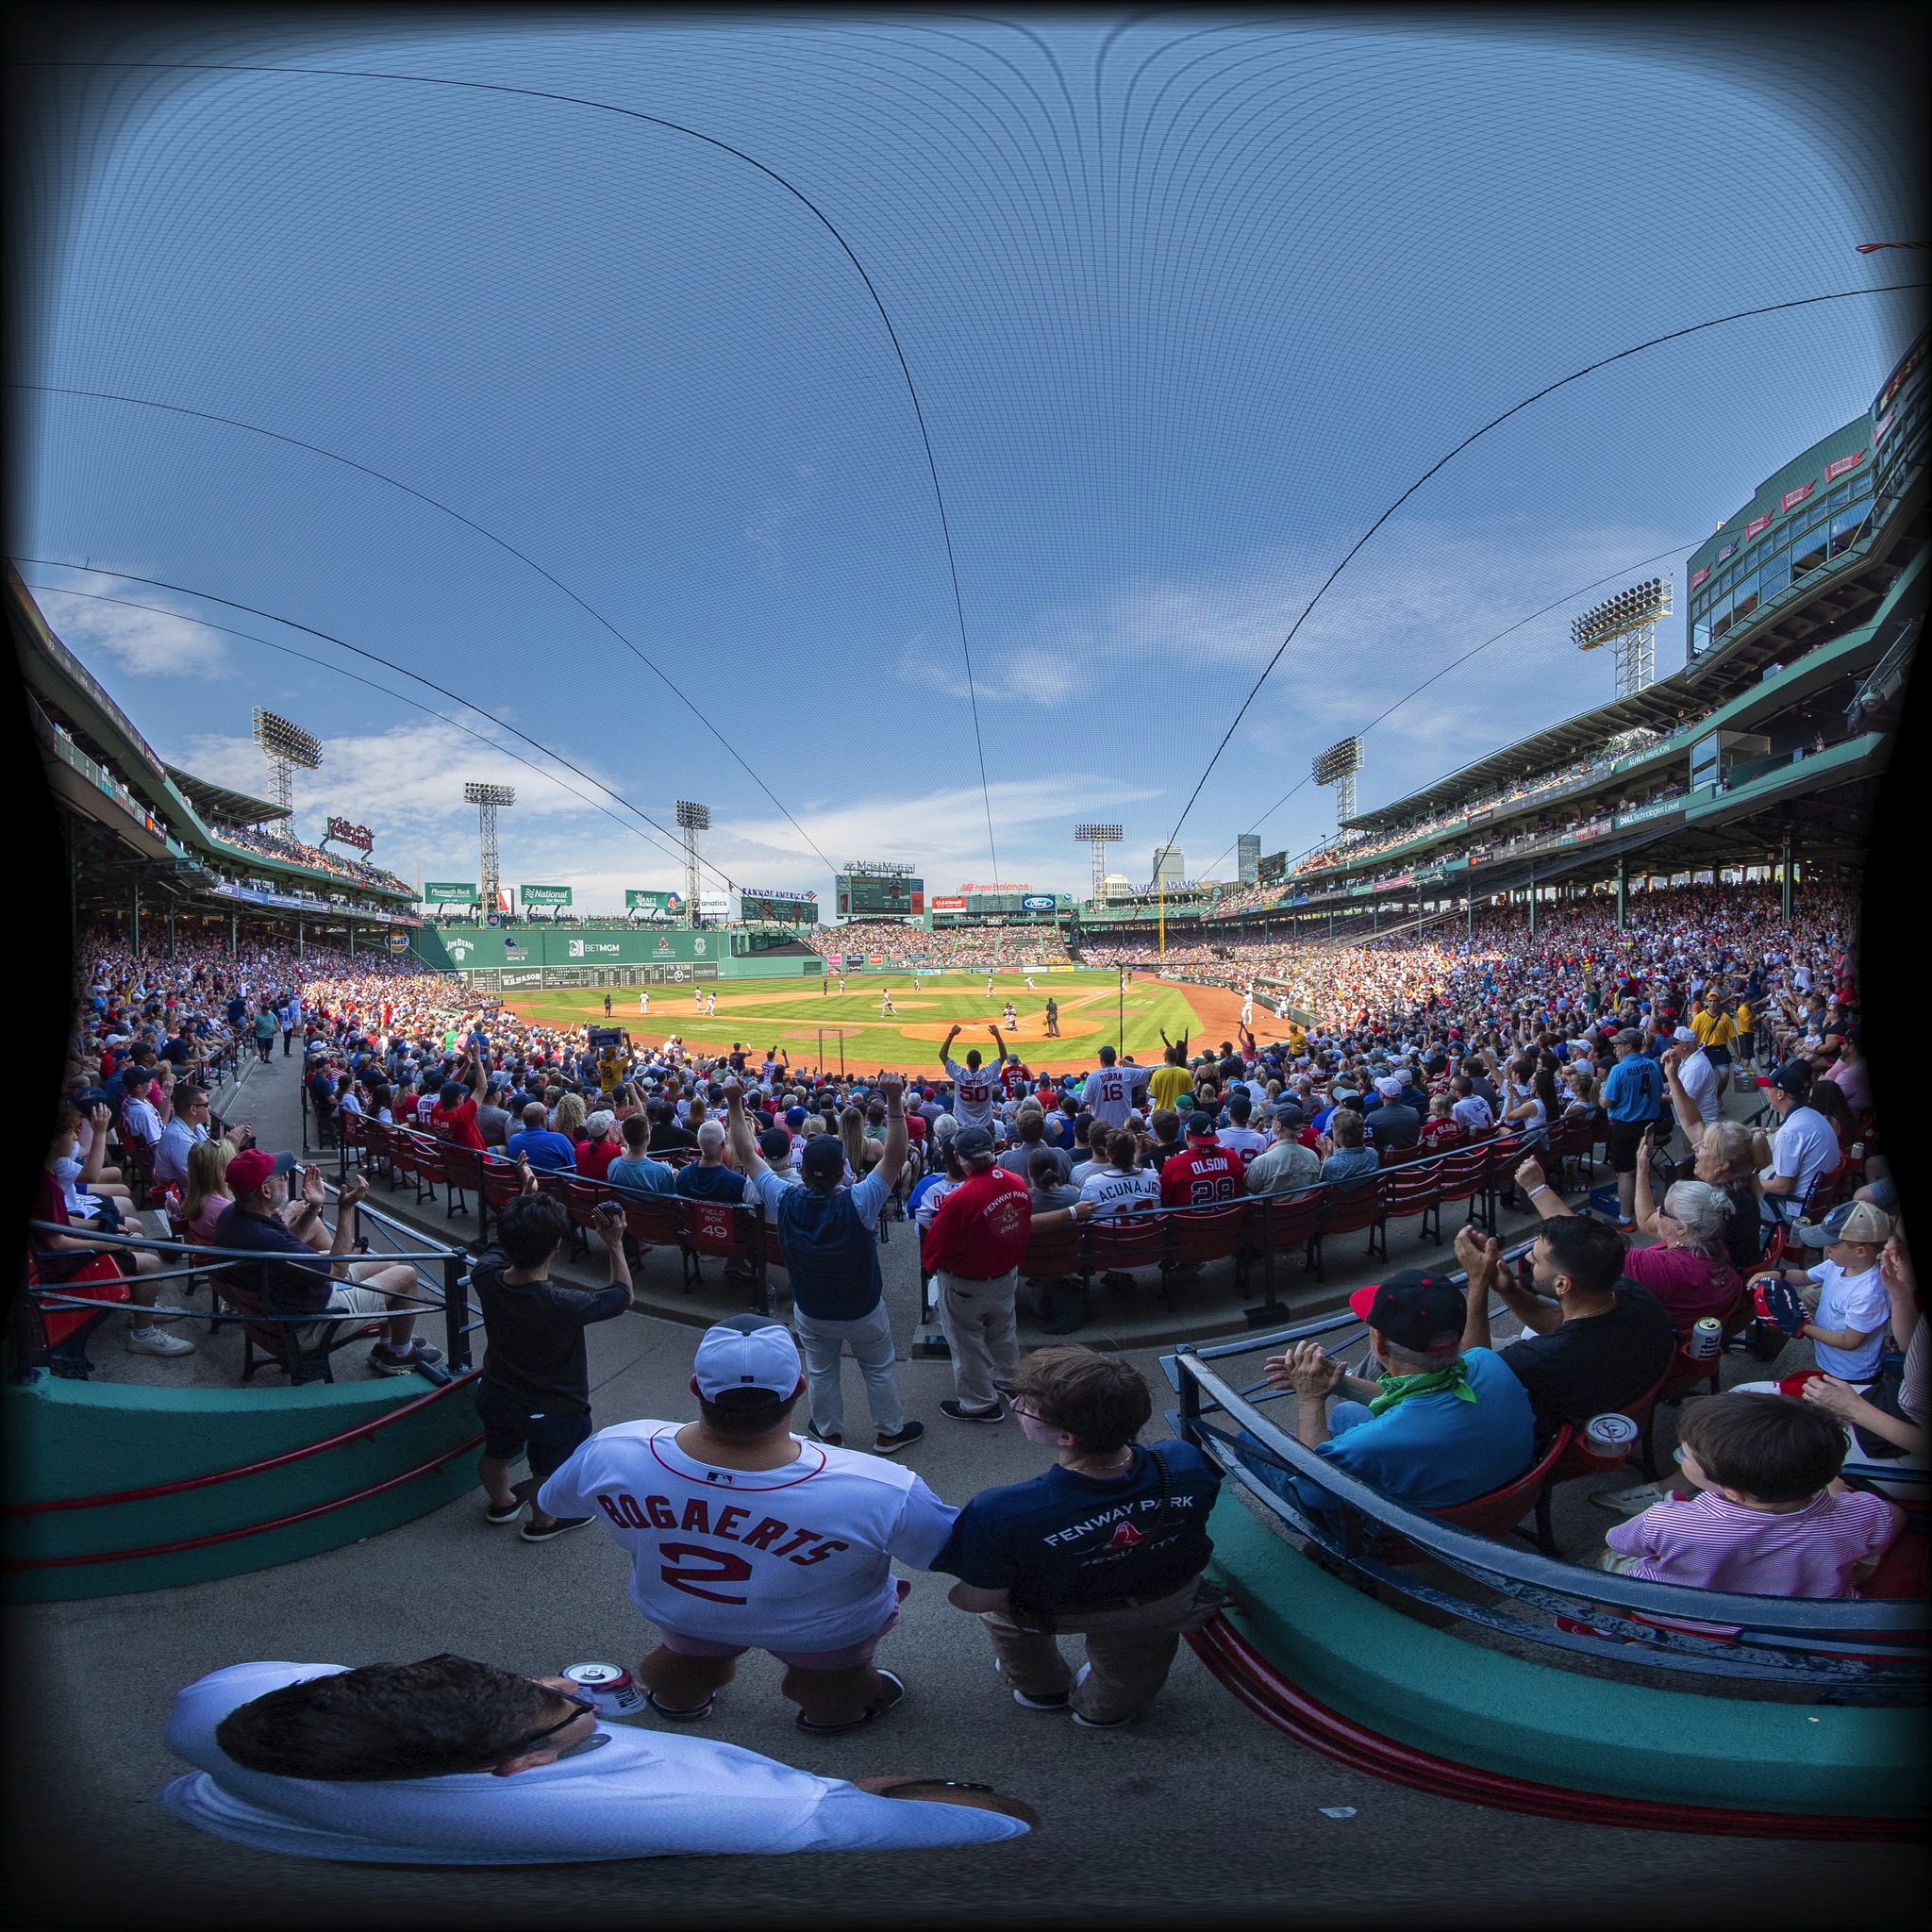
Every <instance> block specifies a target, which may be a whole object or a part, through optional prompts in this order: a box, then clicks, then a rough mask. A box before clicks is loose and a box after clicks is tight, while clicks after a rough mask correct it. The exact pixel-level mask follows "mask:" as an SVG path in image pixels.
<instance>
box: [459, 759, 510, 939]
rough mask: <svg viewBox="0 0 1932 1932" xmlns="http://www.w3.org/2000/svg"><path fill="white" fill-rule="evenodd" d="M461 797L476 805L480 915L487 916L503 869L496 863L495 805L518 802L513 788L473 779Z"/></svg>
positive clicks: (494, 907) (493, 901)
mask: <svg viewBox="0 0 1932 1932" xmlns="http://www.w3.org/2000/svg"><path fill="white" fill-rule="evenodd" d="M463 796H464V798H465V799H466V800H468V802H469V803H470V804H472V805H474V806H475V808H476V832H477V838H478V842H479V844H480V846H481V850H482V863H483V883H482V887H481V891H482V894H483V916H484V918H485V919H488V918H489V917H490V916H491V914H492V913H494V912H495V911H496V909H497V895H498V893H499V891H501V888H500V887H499V886H498V884H497V880H498V879H499V878H500V877H501V876H502V872H501V868H500V867H499V866H498V865H497V862H496V808H497V807H498V806H500V805H514V804H515V803H516V802H517V792H516V787H515V786H514V785H479V784H477V783H476V781H475V779H472V780H471V781H470V782H469V783H468V784H467V785H465V786H464V787H463Z"/></svg>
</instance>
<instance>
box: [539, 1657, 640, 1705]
mask: <svg viewBox="0 0 1932 1932" xmlns="http://www.w3.org/2000/svg"><path fill="white" fill-rule="evenodd" d="M558 1674H559V1675H560V1676H563V1677H567V1678H568V1679H569V1680H570V1681H571V1682H572V1683H573V1684H575V1686H576V1688H577V1690H578V1691H580V1692H581V1693H582V1694H583V1695H584V1696H586V1697H588V1698H590V1699H591V1702H592V1703H594V1704H595V1705H596V1707H597V1714H598V1716H599V1717H635V1716H636V1715H637V1714H638V1712H639V1711H641V1709H643V1707H644V1696H643V1692H642V1691H640V1690H639V1689H638V1687H637V1685H636V1684H635V1683H634V1682H633V1681H632V1679H631V1674H630V1673H629V1672H628V1671H627V1670H625V1667H624V1666H623V1665H622V1664H566V1665H565V1666H564V1667H563V1669H562V1670H561V1671H560V1672H559V1673H558Z"/></svg>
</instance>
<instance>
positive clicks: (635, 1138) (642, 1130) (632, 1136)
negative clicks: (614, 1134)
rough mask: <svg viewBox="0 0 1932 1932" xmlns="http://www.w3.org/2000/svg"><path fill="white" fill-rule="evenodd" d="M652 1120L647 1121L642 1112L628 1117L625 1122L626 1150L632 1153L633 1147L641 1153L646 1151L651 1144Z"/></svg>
mask: <svg viewBox="0 0 1932 1932" xmlns="http://www.w3.org/2000/svg"><path fill="white" fill-rule="evenodd" d="M650 1140H651V1124H650V1122H649V1121H647V1120H646V1119H645V1118H644V1117H643V1115H642V1114H640V1113H634V1114H632V1115H631V1116H630V1117H629V1119H627V1120H626V1121H625V1124H624V1146H625V1153H630V1152H631V1151H632V1150H633V1149H635V1150H636V1152H638V1153H639V1154H641V1153H642V1152H643V1151H644V1149H645V1148H646V1147H647V1146H648V1145H649V1144H650Z"/></svg>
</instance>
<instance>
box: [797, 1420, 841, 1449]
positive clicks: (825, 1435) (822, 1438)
mask: <svg viewBox="0 0 1932 1932" xmlns="http://www.w3.org/2000/svg"><path fill="white" fill-rule="evenodd" d="M805 1433H806V1434H807V1435H808V1436H809V1437H810V1438H811V1439H812V1441H814V1442H829V1443H830V1444H831V1445H832V1447H833V1448H834V1449H842V1448H843V1447H844V1446H845V1438H844V1435H843V1434H842V1433H841V1431H840V1430H838V1429H822V1428H820V1427H819V1425H818V1424H816V1423H815V1422H811V1421H808V1422H807V1423H806V1425H805Z"/></svg>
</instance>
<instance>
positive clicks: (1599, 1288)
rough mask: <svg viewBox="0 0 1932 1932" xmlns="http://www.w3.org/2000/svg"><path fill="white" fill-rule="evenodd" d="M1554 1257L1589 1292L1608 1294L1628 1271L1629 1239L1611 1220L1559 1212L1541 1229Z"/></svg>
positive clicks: (1543, 1238) (1544, 1240)
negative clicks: (1625, 1267)
mask: <svg viewBox="0 0 1932 1932" xmlns="http://www.w3.org/2000/svg"><path fill="white" fill-rule="evenodd" d="M1537 1233H1538V1234H1539V1235H1541V1238H1542V1240H1543V1243H1544V1245H1545V1246H1546V1247H1547V1248H1548V1249H1549V1251H1550V1259H1551V1261H1552V1262H1554V1263H1555V1264H1556V1266H1557V1268H1558V1269H1560V1270H1561V1271H1562V1273H1564V1274H1567V1275H1568V1276H1569V1277H1570V1279H1571V1280H1572V1281H1574V1283H1575V1284H1576V1286H1577V1287H1578V1288H1580V1289H1581V1290H1582V1291H1583V1292H1584V1293H1585V1294H1607V1293H1609V1291H1611V1289H1613V1288H1615V1287H1616V1285H1617V1280H1618V1277H1619V1276H1620V1275H1621V1274H1623V1272H1624V1253H1625V1251H1626V1249H1627V1247H1628V1245H1629V1244H1628V1243H1627V1242H1626V1241H1624V1237H1623V1236H1622V1235H1620V1234H1619V1233H1618V1232H1617V1230H1616V1229H1615V1228H1614V1227H1612V1226H1610V1224H1608V1223H1607V1222H1604V1221H1589V1220H1586V1219H1585V1218H1584V1217H1583V1216H1582V1215H1580V1214H1563V1215H1558V1216H1557V1219H1556V1220H1554V1221H1546V1222H1544V1223H1543V1224H1542V1225H1541V1227H1540V1228H1539V1229H1538V1230H1537Z"/></svg>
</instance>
